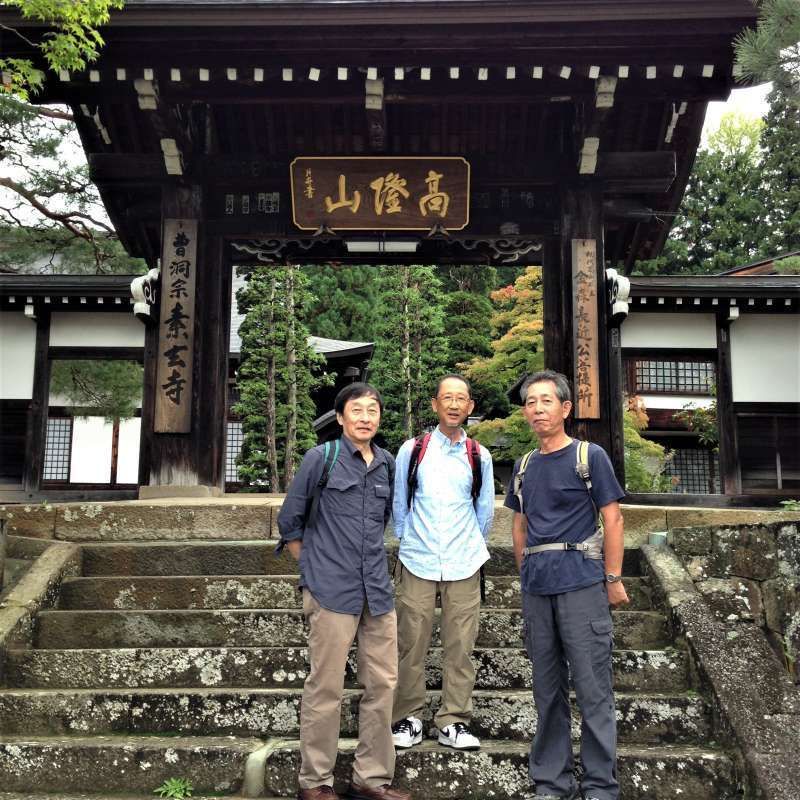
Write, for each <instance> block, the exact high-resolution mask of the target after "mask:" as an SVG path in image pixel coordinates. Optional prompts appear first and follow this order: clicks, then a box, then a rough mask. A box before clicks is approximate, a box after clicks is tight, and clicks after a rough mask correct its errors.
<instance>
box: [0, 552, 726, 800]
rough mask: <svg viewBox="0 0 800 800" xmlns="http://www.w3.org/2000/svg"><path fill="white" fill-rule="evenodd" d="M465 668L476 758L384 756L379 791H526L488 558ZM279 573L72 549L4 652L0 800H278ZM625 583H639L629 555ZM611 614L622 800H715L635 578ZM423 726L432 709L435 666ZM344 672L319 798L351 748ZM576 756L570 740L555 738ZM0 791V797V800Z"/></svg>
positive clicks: (290, 578) (302, 656) (294, 667)
mask: <svg viewBox="0 0 800 800" xmlns="http://www.w3.org/2000/svg"><path fill="white" fill-rule="evenodd" d="M492 550H493V558H492V560H491V561H490V562H489V564H488V565H487V598H486V603H485V605H484V608H483V610H482V620H481V628H480V635H479V639H478V645H477V650H476V652H475V658H476V660H477V662H478V665H479V667H478V680H477V685H476V692H475V699H474V704H475V715H474V723H473V728H474V730H475V732H476V733H477V734H478V735H479V736H481V738H482V739H483V747H482V749H481V751H480V752H477V753H457V752H453V751H451V750H447V749H444V748H441V747H439V746H438V745H437V744H436V743H435V741H430V740H429V741H426V742H425V743H424V744H423V745H421V746H420V747H416V748H414V749H412V750H410V751H406V752H402V753H400V754H399V757H398V763H397V775H396V782H397V783H399V784H401V785H404V786H407V787H409V788H411V789H413V790H414V792H415V796H416V797H418V798H422V797H424V798H426V800H452V799H453V798H462V799H463V800H478V799H479V798H480V799H483V798H496V799H497V800H511V799H512V798H516V797H519V796H520V795H521V794H522V792H523V791H524V790H525V789H526V788H527V748H528V743H529V739H530V735H531V732H532V730H533V729H534V728H535V725H536V715H535V710H534V708H533V704H532V700H531V697H530V688H529V687H530V675H531V669H530V664H529V662H528V660H527V657H526V656H525V653H524V651H523V650H522V642H521V639H520V629H521V615H520V610H519V607H520V595H519V581H518V580H517V579H516V578H514V577H513V574H514V567H513V557H512V554H511V551H510V549H509V548H508V547H503V546H494V547H493V548H492ZM294 573H295V568H294V564H293V563H292V562H291V560H290V559H289V558H288V557H287V556H283V557H281V558H276V557H275V556H274V555H273V544H272V543H269V542H264V541H261V542H255V541H254V542H209V541H204V542H199V541H198V542H172V543H170V542H153V543H114V544H87V545H84V546H83V575H82V577H79V578H68V579H66V580H65V581H64V582H63V584H62V587H61V591H60V596H59V601H58V605H57V607H56V608H55V609H53V610H47V611H42V612H40V613H39V614H38V617H37V621H36V630H35V632H34V640H33V644H34V646H33V647H32V648H31V649H24V650H23V649H19V650H13V649H12V650H9V651H8V652H7V653H6V657H5V664H4V671H3V680H4V688H2V689H0V800H10V798H22V797H26V798H33V797H35V796H37V793H39V794H41V795H46V796H50V797H58V798H62V799H63V800H67V798H78V797H81V798H82V797H85V796H87V793H88V796H93V797H98V796H102V797H112V796H118V797H134V796H135V797H142V798H143V797H145V796H151V797H152V792H153V791H154V789H156V787H158V786H159V785H160V784H161V783H162V782H163V781H164V780H165V779H167V778H170V777H185V778H188V779H189V780H190V781H191V783H192V784H193V786H194V787H195V795H194V796H195V798H199V797H202V796H203V795H209V796H210V795H213V796H220V795H231V794H237V793H239V794H240V793H241V792H242V791H243V785H244V786H245V787H246V790H247V791H248V796H254V795H255V796H262V797H273V798H276V797H291V796H293V795H294V793H295V792H296V774H297V769H298V763H299V751H298V741H297V737H298V727H299V709H300V697H301V691H302V685H303V680H304V678H305V676H306V671H307V665H306V653H305V650H304V644H305V633H304V629H303V620H302V615H301V613H300V610H299V599H300V598H299V595H298V592H297V591H296V585H297V577H296V574H294ZM625 574H626V575H628V576H639V574H640V573H639V560H638V551H636V550H629V551H627V552H626V561H625ZM627 586H628V590H629V593H630V594H631V597H632V603H631V606H630V607H629V608H627V609H626V610H624V611H616V612H614V627H615V646H616V650H615V653H614V661H613V667H614V677H615V687H616V692H617V713H618V719H619V739H620V747H619V774H620V780H621V784H622V798H623V800H645V798H647V799H648V800H662V798H681V800H730V798H733V797H736V796H737V778H736V773H735V768H734V763H733V760H732V759H731V758H730V757H729V756H728V754H726V753H725V752H724V751H723V750H722V749H720V748H719V747H717V746H715V744H714V737H715V730H714V727H713V721H712V718H711V713H710V710H709V706H708V704H707V703H706V701H705V700H704V698H703V697H702V696H700V695H699V694H698V693H697V692H696V691H693V682H692V678H691V675H692V669H691V665H690V663H689V657H688V655H687V652H686V651H685V650H684V649H683V648H682V647H680V646H679V645H676V644H675V643H672V642H670V640H669V635H668V630H667V625H666V620H665V617H664V615H663V613H661V612H660V611H659V610H657V609H654V608H653V607H652V604H651V600H650V589H649V586H648V582H647V579H646V578H643V577H630V578H628V579H627ZM435 645H436V641H434V648H433V649H432V652H431V653H430V658H429V663H428V671H427V672H428V690H429V691H428V696H427V708H426V712H425V719H426V724H429V723H430V720H431V718H432V716H433V713H434V711H435V709H436V707H437V705H438V703H439V700H440V691H439V690H440V687H441V672H440V659H441V651H440V650H439V649H438V648H437V647H436V646H435ZM355 674H356V673H355V661H354V658H353V659H351V664H350V665H349V668H348V675H347V684H346V685H347V691H346V696H345V701H344V703H343V708H342V721H341V735H342V737H343V739H342V741H341V745H340V758H339V764H338V768H337V780H338V781H340V782H341V783H342V784H345V783H346V781H347V778H348V777H349V762H350V759H351V757H352V753H353V750H354V747H355V741H354V738H353V737H355V735H356V733H357V703H358V697H359V690H358V688H357V685H356V680H355ZM573 730H574V734H575V736H576V738H577V733H578V722H577V719H576V720H575V723H574V726H573ZM4 792H5V794H4ZM70 793H72V794H70Z"/></svg>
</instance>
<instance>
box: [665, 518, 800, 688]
mask: <svg viewBox="0 0 800 800" xmlns="http://www.w3.org/2000/svg"><path fill="white" fill-rule="evenodd" d="M799 527H800V523H798V522H776V523H769V524H764V525H732V526H726V527H719V526H717V527H715V526H701V527H692V528H675V529H673V530H671V531H670V532H669V537H668V541H669V544H670V545H671V546H672V548H673V549H674V550H675V552H676V553H677V555H678V557H679V558H680V560H681V562H682V563H683V565H684V566H685V567H686V569H687V571H688V572H689V574H690V575H691V577H692V580H693V581H694V583H695V586H696V587H697V589H698V591H699V592H700V593H701V594H702V595H703V596H704V597H705V599H706V601H707V602H708V604H709V606H710V608H711V609H712V611H713V613H714V615H715V617H716V618H717V619H719V620H721V621H724V622H726V623H727V624H729V625H731V626H732V628H733V630H732V631H731V635H732V636H734V637H735V635H736V631H735V627H736V625H737V624H745V623H755V624H756V625H759V626H761V627H762V628H764V630H765V631H766V633H767V638H768V639H769V641H770V643H771V644H772V646H773V648H774V649H775V651H776V653H777V654H778V655H779V656H780V658H781V659H782V660H783V661H784V663H785V664H786V667H787V669H788V670H789V672H790V674H791V675H792V676H793V678H794V680H795V682H797V683H800V532H798V528H799Z"/></svg>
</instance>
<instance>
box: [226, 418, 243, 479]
mask: <svg viewBox="0 0 800 800" xmlns="http://www.w3.org/2000/svg"><path fill="white" fill-rule="evenodd" d="M243 441H244V433H243V431H242V423H241V422H236V421H233V420H228V447H227V450H226V452H225V483H239V471H238V470H237V468H236V459H237V458H238V457H239V453H241V452H242V442H243Z"/></svg>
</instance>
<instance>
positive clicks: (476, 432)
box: [469, 408, 539, 464]
mask: <svg viewBox="0 0 800 800" xmlns="http://www.w3.org/2000/svg"><path fill="white" fill-rule="evenodd" d="M469 435H470V436H472V437H473V438H474V439H476V440H477V441H479V442H480V443H481V444H482V445H483V446H484V447H486V448H487V449H488V450H489V451H490V452H491V454H492V458H493V459H494V460H495V461H496V462H498V463H501V464H502V463H512V462H514V461H516V460H517V459H518V458H520V457H521V456H523V455H525V453H527V452H528V451H529V450H532V449H533V448H534V447H538V446H539V441H538V439H537V437H536V434H535V433H534V432H533V431H532V430H531V426H530V425H528V421H527V420H526V419H525V417H524V416H523V415H522V408H517V409H515V410H514V411H512V412H511V413H510V414H509V415H508V416H507V417H497V418H495V419H485V420H482V421H481V422H478V423H476V424H475V425H470V428H469Z"/></svg>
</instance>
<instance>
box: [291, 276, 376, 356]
mask: <svg viewBox="0 0 800 800" xmlns="http://www.w3.org/2000/svg"><path fill="white" fill-rule="evenodd" d="M379 270H380V267H375V266H350V265H342V264H329V265H326V266H309V267H303V272H304V274H305V275H306V276H307V278H308V280H309V285H310V288H311V291H312V292H313V295H314V299H313V300H312V302H311V304H310V306H309V317H308V318H309V320H313V322H312V325H311V333H312V334H313V335H314V336H324V337H327V338H328V339H350V340H355V341H359V342H371V341H373V340H374V339H375V330H376V324H377V319H376V315H375V306H376V303H377V301H378V283H379Z"/></svg>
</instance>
